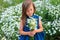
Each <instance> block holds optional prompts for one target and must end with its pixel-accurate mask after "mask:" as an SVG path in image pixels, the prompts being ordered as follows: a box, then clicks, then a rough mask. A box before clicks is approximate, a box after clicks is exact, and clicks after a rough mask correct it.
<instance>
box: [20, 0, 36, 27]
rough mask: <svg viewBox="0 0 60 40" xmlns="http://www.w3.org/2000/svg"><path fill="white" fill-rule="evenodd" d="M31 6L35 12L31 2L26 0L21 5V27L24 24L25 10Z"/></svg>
mask: <svg viewBox="0 0 60 40" xmlns="http://www.w3.org/2000/svg"><path fill="white" fill-rule="evenodd" d="M30 4H32V6H33V8H34V12H35V5H34V3H33V2H32V1H31V0H26V1H24V2H23V4H22V17H21V20H22V21H23V26H24V25H25V22H26V10H27V9H28V7H29V5H30Z"/></svg>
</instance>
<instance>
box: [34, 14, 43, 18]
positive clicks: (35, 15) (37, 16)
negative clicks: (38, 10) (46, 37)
mask: <svg viewBox="0 0 60 40" xmlns="http://www.w3.org/2000/svg"><path fill="white" fill-rule="evenodd" d="M34 17H36V18H39V19H42V17H41V16H39V15H37V14H34Z"/></svg>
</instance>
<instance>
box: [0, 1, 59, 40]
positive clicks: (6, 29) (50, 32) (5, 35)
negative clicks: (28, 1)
mask: <svg viewBox="0 0 60 40" xmlns="http://www.w3.org/2000/svg"><path fill="white" fill-rule="evenodd" d="M23 1H24V0H0V40H18V36H19V35H20V34H19V26H20V25H19V24H20V20H21V18H20V17H21V12H22V3H23ZM32 1H33V2H34V4H35V7H36V14H37V15H39V16H41V18H42V24H43V27H44V31H45V32H46V36H45V40H60V0H32Z"/></svg>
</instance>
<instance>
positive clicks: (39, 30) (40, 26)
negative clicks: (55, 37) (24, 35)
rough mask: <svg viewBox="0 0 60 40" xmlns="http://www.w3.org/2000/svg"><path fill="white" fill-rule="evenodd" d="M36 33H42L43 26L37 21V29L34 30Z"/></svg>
mask: <svg viewBox="0 0 60 40" xmlns="http://www.w3.org/2000/svg"><path fill="white" fill-rule="evenodd" d="M35 31H36V33H37V32H42V31H43V26H42V22H41V20H39V29H37V30H35Z"/></svg>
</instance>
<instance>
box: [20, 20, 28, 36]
mask: <svg viewBox="0 0 60 40" xmlns="http://www.w3.org/2000/svg"><path fill="white" fill-rule="evenodd" d="M19 33H20V35H28V34H29V32H25V31H23V21H22V20H21V22H20V30H19Z"/></svg>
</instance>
